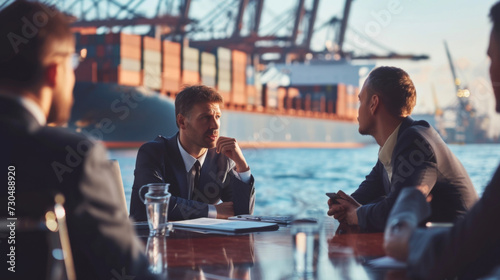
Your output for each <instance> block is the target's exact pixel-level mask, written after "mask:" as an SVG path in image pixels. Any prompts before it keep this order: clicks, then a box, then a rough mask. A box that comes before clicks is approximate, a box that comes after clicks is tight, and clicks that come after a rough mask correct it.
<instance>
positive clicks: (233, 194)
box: [219, 157, 255, 215]
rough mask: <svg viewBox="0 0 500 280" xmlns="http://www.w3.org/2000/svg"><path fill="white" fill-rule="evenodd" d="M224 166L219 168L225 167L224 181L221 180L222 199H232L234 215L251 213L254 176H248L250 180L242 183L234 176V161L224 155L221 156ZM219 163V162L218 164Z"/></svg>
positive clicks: (253, 195) (253, 196) (253, 199)
mask: <svg viewBox="0 0 500 280" xmlns="http://www.w3.org/2000/svg"><path fill="white" fill-rule="evenodd" d="M222 159H223V161H225V166H219V168H224V169H225V173H226V176H225V181H224V182H223V186H224V188H223V191H222V197H221V199H222V201H232V202H233V209H234V215H244V214H253V209H254V206H255V188H254V177H253V175H251V176H250V181H249V182H248V183H244V182H243V181H241V180H240V179H239V178H237V177H236V175H235V171H234V170H233V169H234V166H235V164H234V162H233V161H232V160H230V159H228V158H226V157H224V158H222ZM219 165H220V164H219Z"/></svg>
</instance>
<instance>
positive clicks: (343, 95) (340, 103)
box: [336, 84, 347, 118]
mask: <svg viewBox="0 0 500 280" xmlns="http://www.w3.org/2000/svg"><path fill="white" fill-rule="evenodd" d="M336 112H337V116H338V117H339V118H347V92H346V85H344V84H338V85H337V102H336Z"/></svg>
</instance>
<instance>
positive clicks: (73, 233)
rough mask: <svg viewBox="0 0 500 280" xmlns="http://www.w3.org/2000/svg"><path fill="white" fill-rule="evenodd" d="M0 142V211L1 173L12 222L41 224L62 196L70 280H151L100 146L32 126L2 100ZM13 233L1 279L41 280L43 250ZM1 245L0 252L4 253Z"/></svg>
mask: <svg viewBox="0 0 500 280" xmlns="http://www.w3.org/2000/svg"><path fill="white" fill-rule="evenodd" d="M0 135H1V136H0V154H1V156H0V163H1V165H0V167H1V169H2V173H1V178H2V181H3V182H4V184H5V187H4V188H3V190H2V193H1V194H0V197H1V200H2V201H1V203H2V205H4V206H5V207H6V206H7V201H8V200H7V199H8V193H7V176H8V173H7V171H8V170H9V169H8V168H9V166H12V167H13V168H14V171H15V174H14V177H15V179H14V181H15V193H13V196H14V197H15V205H14V208H15V211H14V212H15V213H14V216H15V217H18V219H19V221H21V220H23V218H30V219H41V218H42V217H43V215H44V214H45V211H46V210H48V209H50V208H51V207H53V206H54V195H55V194H56V193H62V194H63V195H64V196H65V203H64V207H65V209H66V221H67V226H68V233H69V238H70V243H71V249H72V252H73V259H74V264H75V270H76V274H77V277H78V279H105V280H109V279H113V278H116V277H117V275H118V276H125V275H129V276H136V279H150V278H153V277H152V276H151V275H150V273H149V272H148V262H147V259H146V257H145V256H144V255H143V254H142V251H143V247H142V246H141V244H140V243H139V240H138V238H137V237H136V235H135V231H134V229H133V227H132V225H131V223H130V221H129V219H128V217H127V211H126V209H125V207H124V205H123V204H122V203H120V199H119V198H120V194H119V193H118V187H116V185H117V184H118V181H117V179H116V178H115V177H113V176H112V174H113V173H112V169H111V168H112V166H111V163H110V162H109V161H108V160H107V159H106V158H105V155H106V150H105V148H104V147H103V146H102V145H101V144H99V143H95V142H93V141H92V140H90V139H88V138H86V137H84V136H82V135H80V134H76V133H72V132H69V131H67V130H66V129H63V128H58V127H46V126H40V125H39V123H38V122H37V121H36V120H35V118H34V117H33V115H31V113H29V112H28V111H27V110H26V109H25V108H24V107H23V106H22V105H20V104H19V103H18V102H16V101H15V100H13V99H8V98H5V97H0ZM13 168H11V169H13ZM9 175H12V174H9ZM9 201H12V200H11V199H9ZM6 214H7V213H6V211H2V212H1V213H0V216H4V215H6ZM19 230H20V226H19V225H18V232H17V234H18V236H17V240H15V242H16V243H15V246H16V252H15V253H16V273H9V274H8V276H7V278H6V279H40V278H43V279H45V278H44V277H45V273H44V272H45V271H46V269H47V263H46V262H47V256H48V255H47V251H46V250H47V248H45V245H46V242H43V241H41V242H40V243H36V242H35V244H33V243H32V242H31V237H30V238H28V237H26V236H25V235H23V234H22V232H20V231H19ZM0 238H2V239H4V238H6V236H0ZM4 241H6V239H5V240H1V242H0V247H3V246H11V245H12V244H11V245H7V243H6V242H4ZM28 244H30V245H28ZM1 251H2V254H4V252H7V248H1ZM2 270H3V271H2V273H4V272H5V271H6V270H5V267H4V269H2ZM0 278H2V277H0Z"/></svg>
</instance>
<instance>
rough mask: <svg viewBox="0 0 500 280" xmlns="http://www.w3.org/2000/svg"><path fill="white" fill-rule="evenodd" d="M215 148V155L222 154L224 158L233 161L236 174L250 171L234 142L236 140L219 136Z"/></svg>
mask: <svg viewBox="0 0 500 280" xmlns="http://www.w3.org/2000/svg"><path fill="white" fill-rule="evenodd" d="M215 147H216V151H217V153H223V154H224V155H225V156H227V157H228V158H230V159H232V160H233V161H234V163H235V164H236V171H237V172H245V171H248V170H250V167H249V166H248V164H247V162H246V160H245V157H244V156H243V153H242V152H241V149H240V146H239V145H238V143H237V142H236V139H234V138H230V137H224V136H220V137H219V140H217V145H216V146H215Z"/></svg>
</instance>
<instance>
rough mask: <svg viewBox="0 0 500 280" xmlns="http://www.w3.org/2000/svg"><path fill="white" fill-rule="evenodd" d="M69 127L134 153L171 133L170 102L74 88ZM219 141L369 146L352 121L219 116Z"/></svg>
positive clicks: (125, 90)
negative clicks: (145, 143) (141, 146)
mask: <svg viewBox="0 0 500 280" xmlns="http://www.w3.org/2000/svg"><path fill="white" fill-rule="evenodd" d="M74 98H75V105H74V107H73V110H72V116H71V120H70V122H69V127H70V128H72V129H74V130H76V131H79V132H82V133H85V134H88V135H90V136H92V137H94V138H97V139H98V140H102V141H104V142H105V143H106V144H107V145H108V146H109V147H118V148H119V147H124V148H125V147H138V146H140V145H141V144H142V143H144V142H147V141H151V140H152V139H154V138H155V137H156V136H157V135H165V136H169V135H173V134H174V133H176V132H177V130H178V129H177V126H176V124H175V110H174V102H173V100H172V99H170V98H168V97H165V96H162V95H159V94H158V93H156V92H154V91H149V90H147V89H145V88H142V87H128V86H121V85H117V84H109V83H90V82H77V83H76V85H75V89H74ZM220 133H221V135H226V136H229V137H234V138H236V139H237V140H238V142H239V143H240V144H241V145H242V146H243V147H249V148H251V147H256V148H259V147H351V146H359V145H362V144H367V143H373V139H372V138H371V137H367V136H361V135H359V133H358V125H357V123H356V122H352V121H342V120H331V119H323V118H313V117H296V116H287V115H284V114H271V113H260V112H247V111H235V110H223V117H222V119H221V132H220Z"/></svg>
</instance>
